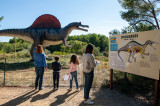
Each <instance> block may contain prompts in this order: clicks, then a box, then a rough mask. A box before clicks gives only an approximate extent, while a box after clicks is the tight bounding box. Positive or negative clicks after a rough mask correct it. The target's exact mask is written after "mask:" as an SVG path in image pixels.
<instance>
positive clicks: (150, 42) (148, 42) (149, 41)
mask: <svg viewBox="0 0 160 106" xmlns="http://www.w3.org/2000/svg"><path fill="white" fill-rule="evenodd" d="M146 44H149V45H150V46H151V47H152V48H153V49H155V48H154V47H153V46H152V44H160V43H158V42H154V41H151V40H147V41H146Z"/></svg>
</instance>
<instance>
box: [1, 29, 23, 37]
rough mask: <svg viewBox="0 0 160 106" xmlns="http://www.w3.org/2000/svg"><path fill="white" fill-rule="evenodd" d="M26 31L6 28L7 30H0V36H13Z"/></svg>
mask: <svg viewBox="0 0 160 106" xmlns="http://www.w3.org/2000/svg"><path fill="white" fill-rule="evenodd" d="M23 33H25V30H24V29H5V30H0V36H12V37H14V36H15V35H17V34H21V35H22V34H23Z"/></svg>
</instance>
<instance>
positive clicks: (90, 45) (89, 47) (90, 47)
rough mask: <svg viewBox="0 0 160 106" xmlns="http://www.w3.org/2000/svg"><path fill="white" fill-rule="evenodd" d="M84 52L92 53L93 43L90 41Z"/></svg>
mask: <svg viewBox="0 0 160 106" xmlns="http://www.w3.org/2000/svg"><path fill="white" fill-rule="evenodd" d="M85 53H90V54H93V45H92V44H91V43H89V44H88V45H87V47H86V52H85Z"/></svg>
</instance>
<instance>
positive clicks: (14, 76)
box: [0, 56, 108, 87]
mask: <svg viewBox="0 0 160 106" xmlns="http://www.w3.org/2000/svg"><path fill="white" fill-rule="evenodd" d="M79 58H81V57H79ZM69 60H70V56H61V57H60V62H61V64H63V68H64V69H62V70H61V71H60V86H69V80H67V81H64V80H63V76H64V75H66V74H67V72H68V71H69V70H68V69H66V68H69V64H68V63H69ZM10 62H11V61H10ZM51 62H52V61H48V63H51ZM80 62H81V61H80ZM49 67H50V66H49ZM13 70H14V69H13ZM13 70H11V71H6V72H5V84H6V85H17V86H34V81H35V76H36V75H35V69H34V67H30V68H28V69H18V70H16V71H13ZM52 72H53V71H52V70H50V69H48V71H46V72H45V73H44V78H43V86H53V78H52V77H53V75H52ZM94 74H95V76H94V82H93V86H94V87H98V86H101V84H102V83H104V81H105V80H106V79H107V77H108V75H107V74H108V63H107V62H105V61H101V62H100V64H99V65H98V66H97V67H96V68H95V72H94ZM3 79H4V73H3V71H0V85H1V84H2V83H3V81H4V80H3ZM83 79H84V78H83V72H82V70H78V82H79V85H83V82H84V81H83ZM73 86H75V82H74V81H73Z"/></svg>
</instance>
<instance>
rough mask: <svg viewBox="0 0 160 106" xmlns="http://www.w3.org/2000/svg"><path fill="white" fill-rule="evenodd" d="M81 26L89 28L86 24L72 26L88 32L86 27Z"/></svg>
mask: <svg viewBox="0 0 160 106" xmlns="http://www.w3.org/2000/svg"><path fill="white" fill-rule="evenodd" d="M82 27H85V28H89V26H88V25H79V26H75V27H74V28H75V29H76V30H82V31H85V32H88V30H87V29H83V28H82Z"/></svg>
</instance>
